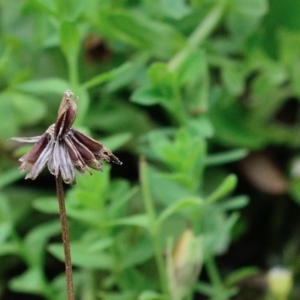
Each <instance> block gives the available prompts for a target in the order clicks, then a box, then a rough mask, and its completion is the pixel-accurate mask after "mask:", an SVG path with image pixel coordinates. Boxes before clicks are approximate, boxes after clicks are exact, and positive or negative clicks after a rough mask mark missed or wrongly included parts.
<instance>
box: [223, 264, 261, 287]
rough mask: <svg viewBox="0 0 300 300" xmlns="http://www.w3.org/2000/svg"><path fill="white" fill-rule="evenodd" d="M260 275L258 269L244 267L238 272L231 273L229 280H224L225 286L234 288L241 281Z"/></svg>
mask: <svg viewBox="0 0 300 300" xmlns="http://www.w3.org/2000/svg"><path fill="white" fill-rule="evenodd" d="M258 273H259V269H258V268H257V267H244V268H242V269H239V270H237V271H234V272H233V273H231V274H230V275H229V276H227V278H226V279H225V280H224V284H225V285H226V286H232V285H236V284H238V283H239V282H240V281H242V280H244V279H246V278H248V277H251V276H254V275H256V274H258Z"/></svg>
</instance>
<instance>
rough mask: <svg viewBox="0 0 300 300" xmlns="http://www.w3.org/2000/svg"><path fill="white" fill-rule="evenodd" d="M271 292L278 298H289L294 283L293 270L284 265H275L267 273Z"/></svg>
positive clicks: (279, 299)
mask: <svg viewBox="0 0 300 300" xmlns="http://www.w3.org/2000/svg"><path fill="white" fill-rule="evenodd" d="M267 282H268V287H269V291H270V293H271V294H272V295H273V296H274V297H275V299H278V300H285V299H288V296H289V294H290V292H291V289H292V285H293V276H292V272H291V271H289V270H288V269H285V268H282V267H274V268H272V269H270V270H269V272H268V273H267Z"/></svg>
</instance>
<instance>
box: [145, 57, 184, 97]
mask: <svg viewBox="0 0 300 300" xmlns="http://www.w3.org/2000/svg"><path fill="white" fill-rule="evenodd" d="M148 77H149V80H150V82H151V85H152V87H153V88H155V89H156V90H157V93H158V95H161V97H162V99H164V100H165V101H166V100H174V99H175V98H176V97H178V95H179V84H178V82H177V78H176V74H175V73H173V72H171V71H170V70H169V68H168V66H167V65H166V64H164V63H159V62H156V63H153V64H152V65H151V66H150V68H149V70H148Z"/></svg>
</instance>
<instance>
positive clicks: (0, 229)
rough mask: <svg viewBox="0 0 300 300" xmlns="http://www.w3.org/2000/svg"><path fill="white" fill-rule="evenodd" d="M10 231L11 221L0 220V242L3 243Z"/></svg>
mask: <svg viewBox="0 0 300 300" xmlns="http://www.w3.org/2000/svg"><path fill="white" fill-rule="evenodd" d="M11 231H12V224H11V222H0V244H3V242H5V241H6V240H7V238H8V237H9V236H10V234H11Z"/></svg>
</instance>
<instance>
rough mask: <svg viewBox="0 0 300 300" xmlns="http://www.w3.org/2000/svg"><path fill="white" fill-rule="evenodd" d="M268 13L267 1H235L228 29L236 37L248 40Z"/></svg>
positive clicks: (230, 13)
mask: <svg viewBox="0 0 300 300" xmlns="http://www.w3.org/2000/svg"><path fill="white" fill-rule="evenodd" d="M267 11H268V2H267V0H233V1H231V10H229V14H228V20H227V22H228V28H229V30H230V31H231V33H232V34H233V35H234V36H235V37H237V38H246V37H247V36H249V35H250V34H251V33H252V32H253V31H254V30H255V28H256V27H257V26H258V25H259V22H260V20H261V19H262V17H263V15H264V14H266V13H267ZM273 17H274V16H273Z"/></svg>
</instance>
